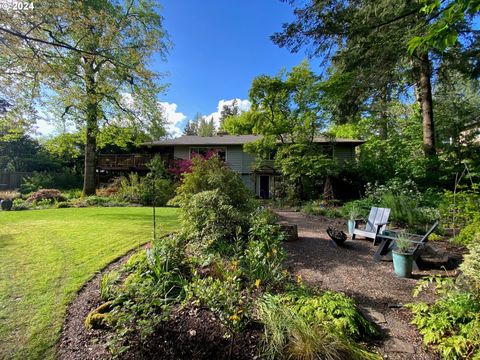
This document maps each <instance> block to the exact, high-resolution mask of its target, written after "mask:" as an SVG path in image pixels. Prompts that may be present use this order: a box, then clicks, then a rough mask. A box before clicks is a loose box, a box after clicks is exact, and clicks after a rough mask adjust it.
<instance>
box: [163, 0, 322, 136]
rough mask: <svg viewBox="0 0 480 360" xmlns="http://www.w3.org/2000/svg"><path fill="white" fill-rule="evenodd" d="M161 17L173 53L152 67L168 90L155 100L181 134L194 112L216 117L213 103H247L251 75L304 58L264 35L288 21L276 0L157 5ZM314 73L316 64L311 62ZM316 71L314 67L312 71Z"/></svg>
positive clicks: (286, 9) (288, 13) (186, 0)
mask: <svg viewBox="0 0 480 360" xmlns="http://www.w3.org/2000/svg"><path fill="white" fill-rule="evenodd" d="M161 3H162V7H163V9H162V15H163V16H164V18H165V21H164V25H165V28H166V30H167V31H168V33H169V35H170V38H171V41H172V42H173V44H174V47H173V49H172V50H171V51H170V53H169V55H168V56H167V61H166V62H163V63H162V62H160V61H159V60H158V59H157V60H156V61H155V62H154V65H153V68H154V69H155V70H157V71H159V72H167V73H169V75H168V76H167V78H166V81H167V82H168V83H170V87H169V89H168V90H167V92H166V93H165V94H164V95H161V96H160V97H159V99H160V101H162V102H164V103H168V104H165V105H166V107H167V113H168V114H169V117H170V120H172V121H173V122H174V123H175V126H176V127H177V128H180V129H183V126H184V124H185V123H186V121H187V119H191V118H193V117H194V115H195V114H196V113H197V112H199V113H201V114H203V115H211V114H214V113H215V112H218V107H219V101H221V100H230V99H234V98H237V99H247V98H248V90H249V88H250V85H251V83H252V80H253V78H254V77H255V76H258V75H260V74H268V75H274V74H276V73H278V72H279V71H280V70H281V69H282V68H287V69H290V68H291V67H292V66H295V65H297V64H298V63H300V61H302V60H303V59H305V57H306V56H305V54H304V53H298V54H291V53H290V52H289V51H288V50H286V49H280V48H279V47H277V46H276V45H275V44H273V43H272V41H271V40H270V36H271V35H272V34H273V33H274V32H275V31H279V30H280V29H281V25H282V23H284V22H288V21H290V20H293V13H292V9H291V7H290V6H289V5H288V4H287V3H284V2H281V1H280V0H236V1H233V0H207V1H199V0H180V1H179V0H163V1H161ZM312 67H313V68H314V70H317V69H318V64H317V65H316V64H315V63H312ZM315 67H316V68H315Z"/></svg>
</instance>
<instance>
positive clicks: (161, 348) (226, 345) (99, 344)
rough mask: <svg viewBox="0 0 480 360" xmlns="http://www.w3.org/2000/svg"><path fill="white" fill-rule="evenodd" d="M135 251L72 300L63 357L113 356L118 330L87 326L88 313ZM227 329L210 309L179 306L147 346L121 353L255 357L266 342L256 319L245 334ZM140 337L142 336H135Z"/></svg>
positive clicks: (60, 347)
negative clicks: (108, 277) (231, 334)
mask: <svg viewBox="0 0 480 360" xmlns="http://www.w3.org/2000/svg"><path fill="white" fill-rule="evenodd" d="M130 255H131V253H130V254H129V255H127V256H125V257H123V258H122V259H120V260H119V261H117V262H115V263H113V264H111V265H110V266H108V267H107V268H106V269H105V270H104V271H103V272H102V273H99V274H97V276H95V277H94V278H93V279H92V280H91V281H89V282H88V283H87V284H86V285H85V286H84V287H83V288H82V289H81V290H80V292H79V294H78V296H77V298H76V299H75V300H74V301H73V302H72V304H71V305H70V306H69V308H68V310H67V314H66V320H65V323H64V326H63V329H62V333H61V338H60V341H59V343H58V347H57V356H58V358H59V359H68V360H70V359H71V360H74V359H75V360H87V359H89V360H90V359H113V358H114V357H113V356H112V354H111V353H110V351H109V349H108V343H109V342H110V341H111V340H112V335H113V332H112V331H111V330H109V329H96V330H87V329H86V328H85V326H84V321H85V317H86V316H87V314H88V313H89V312H90V311H91V310H93V309H95V308H96V307H98V306H99V305H100V304H101V303H102V300H101V298H100V290H99V289H100V281H101V278H102V275H103V274H104V273H105V272H108V271H110V270H113V269H114V268H118V267H120V266H121V265H122V264H124V263H125V262H126V261H127V260H128V258H129V257H130ZM227 333H228V332H227V329H225V327H223V325H222V324H221V323H220V321H219V320H218V318H216V317H215V315H214V314H213V313H212V312H211V311H209V310H207V309H198V308H192V307H185V308H180V307H178V308H175V309H173V311H172V314H171V316H170V318H169V320H168V321H166V322H164V323H162V324H161V325H160V326H159V328H158V329H157V331H156V332H155V333H154V335H153V336H152V337H151V338H150V339H149V340H148V341H147V342H146V343H145V345H144V347H141V348H135V349H131V350H127V351H126V352H124V353H122V354H120V355H119V356H118V358H120V359H172V360H173V359H192V360H201V359H202V360H203V359H205V360H206V359H238V360H243V359H245V360H246V359H254V358H255V357H256V353H257V352H258V351H257V350H258V347H259V346H260V344H259V343H260V339H261V334H262V329H261V327H259V326H258V325H256V324H252V325H251V326H250V327H249V328H247V329H246V331H244V332H243V333H242V334H241V335H237V336H235V338H234V339H233V341H232V339H231V338H227V337H226V336H225V334H227ZM131 340H133V341H135V340H136V339H131Z"/></svg>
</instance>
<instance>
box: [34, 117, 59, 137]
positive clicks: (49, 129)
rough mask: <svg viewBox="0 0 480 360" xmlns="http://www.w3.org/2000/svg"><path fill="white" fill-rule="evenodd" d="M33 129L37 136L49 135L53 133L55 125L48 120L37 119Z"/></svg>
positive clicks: (55, 128)
mask: <svg viewBox="0 0 480 360" xmlns="http://www.w3.org/2000/svg"><path fill="white" fill-rule="evenodd" d="M35 130H36V132H37V133H38V135H39V136H49V135H52V134H54V133H55V131H56V130H57V127H56V126H55V125H54V124H52V123H51V122H49V121H46V120H37V123H36V129H35Z"/></svg>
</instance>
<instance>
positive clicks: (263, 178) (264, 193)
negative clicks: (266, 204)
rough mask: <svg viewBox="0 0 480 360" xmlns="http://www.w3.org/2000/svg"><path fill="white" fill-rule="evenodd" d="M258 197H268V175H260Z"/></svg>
mask: <svg viewBox="0 0 480 360" xmlns="http://www.w3.org/2000/svg"><path fill="white" fill-rule="evenodd" d="M260 198H262V199H268V198H270V176H268V175H260Z"/></svg>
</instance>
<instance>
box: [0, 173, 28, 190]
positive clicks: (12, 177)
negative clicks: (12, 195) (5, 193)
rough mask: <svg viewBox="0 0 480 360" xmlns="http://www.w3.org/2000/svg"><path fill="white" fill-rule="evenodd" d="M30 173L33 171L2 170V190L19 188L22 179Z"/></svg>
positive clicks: (0, 174) (0, 176)
mask: <svg viewBox="0 0 480 360" xmlns="http://www.w3.org/2000/svg"><path fill="white" fill-rule="evenodd" d="M30 175H32V173H31V172H0V190H12V189H18V188H19V187H20V184H21V183H22V179H23V178H24V177H28V176H30Z"/></svg>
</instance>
